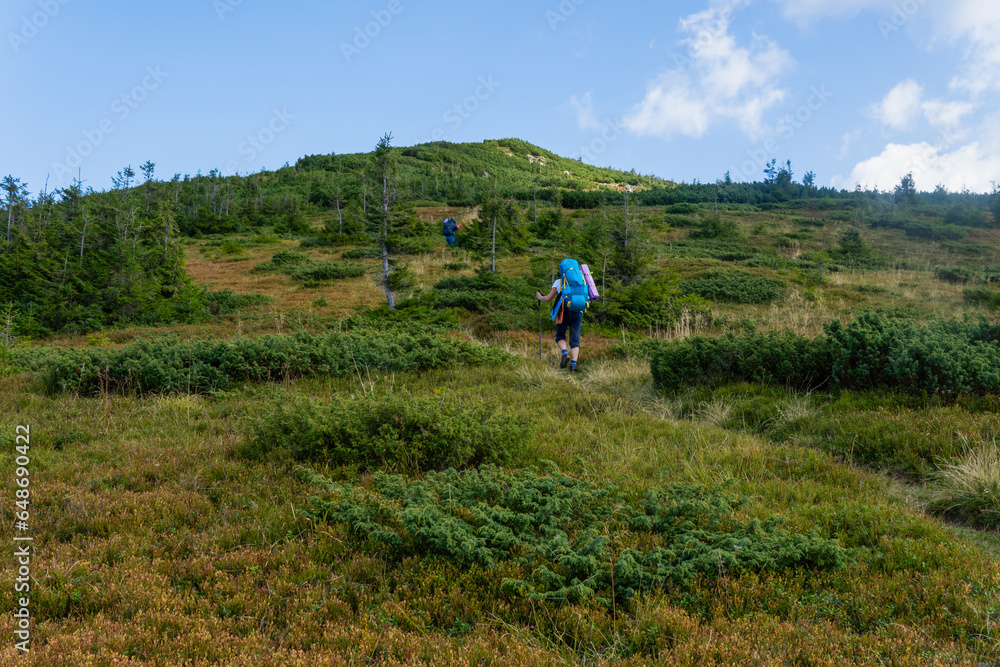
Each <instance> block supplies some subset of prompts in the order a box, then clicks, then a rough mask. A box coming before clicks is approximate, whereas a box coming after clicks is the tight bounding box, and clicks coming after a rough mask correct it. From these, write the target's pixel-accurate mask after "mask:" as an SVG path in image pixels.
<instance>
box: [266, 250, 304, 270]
mask: <svg viewBox="0 0 1000 667" xmlns="http://www.w3.org/2000/svg"><path fill="white" fill-rule="evenodd" d="M307 261H309V256H308V255H304V254H302V253H301V252H292V251H290V250H281V251H279V252H276V253H274V254H273V255H272V256H271V263H272V264H274V265H275V266H277V267H279V268H280V269H286V268H288V267H291V266H294V265H296V264H301V263H302V262H307Z"/></svg>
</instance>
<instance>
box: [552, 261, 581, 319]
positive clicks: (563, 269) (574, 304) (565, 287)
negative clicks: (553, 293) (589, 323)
mask: <svg viewBox="0 0 1000 667" xmlns="http://www.w3.org/2000/svg"><path fill="white" fill-rule="evenodd" d="M559 279H560V280H561V281H562V289H561V290H560V291H559V298H558V299H557V300H556V303H555V306H554V307H553V308H552V319H553V320H555V319H556V317H557V316H558V315H559V308H560V306H562V307H563V308H565V309H566V310H567V311H568V312H570V313H582V312H583V311H585V310H587V305H588V304H589V303H590V296H589V295H588V293H587V281H586V280H585V279H584V277H583V271H581V270H580V263H579V262H578V261H576V260H575V259H570V258H568V257H567V258H566V259H564V260H563V261H561V262H559Z"/></svg>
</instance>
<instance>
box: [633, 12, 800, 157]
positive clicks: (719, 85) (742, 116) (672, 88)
mask: <svg viewBox="0 0 1000 667" xmlns="http://www.w3.org/2000/svg"><path fill="white" fill-rule="evenodd" d="M731 13H732V9H731V8H730V7H713V8H710V9H707V10H705V11H703V12H699V13H697V14H692V15H690V16H687V17H685V18H683V19H681V21H680V26H679V29H680V31H681V32H683V33H686V34H687V35H688V37H687V38H686V39H684V40H683V41H682V44H683V45H684V46H685V47H686V48H687V58H686V59H684V60H686V64H687V65H689V67H688V68H686V69H675V70H670V71H667V72H664V73H663V74H661V75H660V76H659V77H657V79H655V80H654V81H651V82H650V83H649V85H648V86H647V91H646V96H645V98H644V99H643V100H642V101H641V102H639V103H638V104H636V105H635V106H634V107H633V108H632V111H631V112H630V113H629V114H628V115H626V117H625V119H624V124H625V127H627V128H628V129H629V130H631V131H632V132H635V133H636V134H640V135H656V136H661V137H665V138H670V137H673V136H674V135H676V134H683V135H685V136H689V137H700V136H702V135H703V134H704V133H705V132H706V131H707V130H708V128H709V127H710V126H711V124H712V123H713V122H714V121H715V120H717V119H720V118H728V119H732V120H735V121H736V122H737V123H738V125H739V126H740V128H741V129H742V130H743V131H744V132H746V133H747V134H748V135H750V136H751V137H752V138H757V137H759V136H760V135H761V134H762V133H763V131H764V127H763V123H762V120H761V119H762V116H763V114H764V112H765V111H766V110H767V109H768V108H770V107H771V106H773V105H775V104H777V103H778V102H780V101H781V100H783V99H784V97H785V91H784V90H782V89H780V88H779V87H778V86H777V85H776V83H775V80H776V79H777V77H778V76H779V75H780V74H782V73H783V72H784V71H785V70H787V69H788V68H789V67H790V66H791V64H792V59H791V57H790V56H789V55H788V52H787V51H784V50H783V49H781V48H779V47H778V46H777V45H776V44H775V43H774V42H772V41H770V40H768V39H767V38H765V37H755V38H754V39H753V41H752V42H751V44H750V46H749V47H745V46H740V45H739V44H737V42H736V40H735V39H734V38H733V37H732V36H731V35H730V34H729V21H730V19H731Z"/></svg>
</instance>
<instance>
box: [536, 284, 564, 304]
mask: <svg viewBox="0 0 1000 667" xmlns="http://www.w3.org/2000/svg"><path fill="white" fill-rule="evenodd" d="M558 293H559V290H557V289H556V288H555V287H553V288H552V289H551V290H549V293H548V294H547V295H545V296H542V293H541V292H535V298H536V299H538V300H539V301H552V299H554V298H555V296H556V294H558Z"/></svg>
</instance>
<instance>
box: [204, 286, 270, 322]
mask: <svg viewBox="0 0 1000 667" xmlns="http://www.w3.org/2000/svg"><path fill="white" fill-rule="evenodd" d="M272 301H276V299H275V298H274V297H273V296H268V295H267V294H237V293H235V292H234V291H233V290H231V289H224V290H219V291H218V292H208V294H207V295H206V299H205V303H206V305H207V306H208V312H210V313H212V314H213V315H217V316H218V315H227V314H229V313H232V312H235V311H237V310H239V309H240V308H249V307H251V306H260V305H262V304H265V303H271V302H272Z"/></svg>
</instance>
